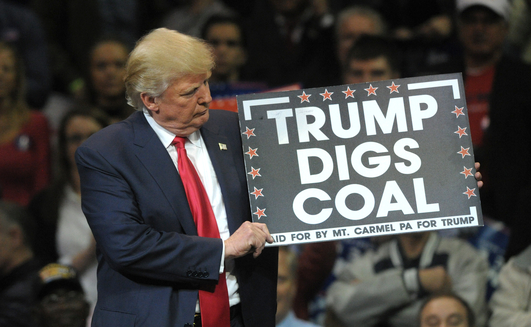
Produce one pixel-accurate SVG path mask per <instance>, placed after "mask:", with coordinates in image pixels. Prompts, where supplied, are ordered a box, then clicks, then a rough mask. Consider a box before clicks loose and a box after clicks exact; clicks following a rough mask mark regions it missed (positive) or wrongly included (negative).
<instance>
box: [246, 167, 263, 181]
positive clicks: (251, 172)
mask: <svg viewBox="0 0 531 327" xmlns="http://www.w3.org/2000/svg"><path fill="white" fill-rule="evenodd" d="M260 169H261V168H258V169H254V168H253V167H252V166H251V171H250V172H248V173H247V174H249V175H251V176H253V179H254V178H255V177H257V176H259V177H262V175H260V173H259V171H260Z"/></svg>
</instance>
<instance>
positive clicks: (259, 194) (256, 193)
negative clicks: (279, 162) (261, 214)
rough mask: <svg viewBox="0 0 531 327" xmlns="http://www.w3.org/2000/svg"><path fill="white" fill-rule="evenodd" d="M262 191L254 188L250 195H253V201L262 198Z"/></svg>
mask: <svg viewBox="0 0 531 327" xmlns="http://www.w3.org/2000/svg"><path fill="white" fill-rule="evenodd" d="M262 190H263V188H261V189H257V188H256V187H255V188H254V191H253V192H251V194H252V195H254V199H255V200H256V199H258V197H259V196H264V195H263V194H262Z"/></svg>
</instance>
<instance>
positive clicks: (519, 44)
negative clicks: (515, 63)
mask: <svg viewBox="0 0 531 327" xmlns="http://www.w3.org/2000/svg"><path fill="white" fill-rule="evenodd" d="M509 21H510V22H511V24H510V26H509V35H508V36H507V41H508V45H509V49H510V51H511V53H513V54H514V55H516V56H517V57H518V58H520V59H521V60H523V61H525V62H526V63H528V64H531V1H529V0H513V8H512V10H511V15H510V17H509Z"/></svg>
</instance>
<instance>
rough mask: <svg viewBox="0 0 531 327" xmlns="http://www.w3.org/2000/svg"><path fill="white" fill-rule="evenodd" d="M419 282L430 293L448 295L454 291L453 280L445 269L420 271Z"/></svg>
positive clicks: (435, 268)
mask: <svg viewBox="0 0 531 327" xmlns="http://www.w3.org/2000/svg"><path fill="white" fill-rule="evenodd" d="M419 280H420V284H421V285H422V288H424V290H426V291H427V292H429V293H432V294H434V293H436V294H439V293H447V292H450V291H451V290H452V280H451V278H450V276H449V275H448V274H447V273H446V270H444V268H443V267H440V266H439V267H434V268H427V269H420V270H419Z"/></svg>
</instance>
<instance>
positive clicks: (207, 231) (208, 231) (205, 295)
mask: <svg viewBox="0 0 531 327" xmlns="http://www.w3.org/2000/svg"><path fill="white" fill-rule="evenodd" d="M186 140H187V139H186V138H183V137H179V136H176V137H175V139H174V140H173V142H172V143H171V144H172V145H175V147H176V148H177V155H178V159H177V167H178V169H179V175H181V180H182V181H183V185H184V190H185V191H186V197H187V198H188V204H189V205H190V209H191V211H192V216H193V217H194V222H195V224H196V226H197V234H198V235H199V236H203V237H212V238H220V236H219V229H218V224H217V222H216V217H215V216H214V212H213V211H212V207H211V205H210V200H209V199H208V195H207V193H206V191H205V188H204V187H203V183H201V179H200V178H199V175H198V174H197V171H196V170H195V168H194V165H193V164H192V162H191V161H190V159H189V158H188V155H187V154H186V149H185V148H184V143H185V141H186ZM199 307H200V308H201V324H202V325H203V327H217V326H221V327H225V326H226V327H229V326H230V308H229V293H228V291H227V282H226V279H225V272H223V273H221V274H220V275H219V281H218V284H217V285H216V288H215V290H214V292H209V291H202V290H199Z"/></svg>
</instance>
